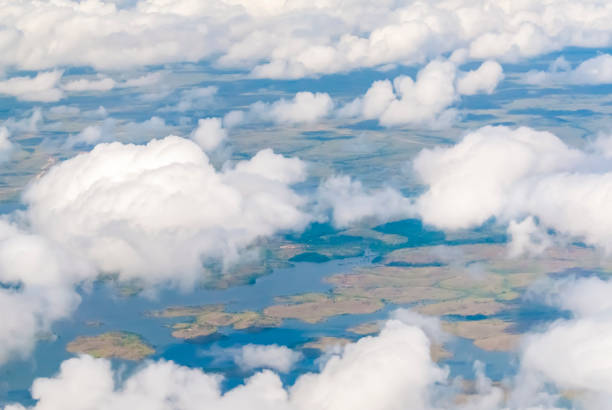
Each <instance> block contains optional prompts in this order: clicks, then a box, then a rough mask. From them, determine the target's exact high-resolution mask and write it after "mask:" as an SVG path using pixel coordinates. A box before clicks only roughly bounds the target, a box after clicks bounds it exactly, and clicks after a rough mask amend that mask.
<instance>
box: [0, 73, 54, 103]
mask: <svg viewBox="0 0 612 410" xmlns="http://www.w3.org/2000/svg"><path fill="white" fill-rule="evenodd" d="M62 74H63V72H62V71H60V70H54V71H45V72H39V73H38V74H36V76H35V77H12V78H9V79H6V80H1V81H0V94H4V95H9V96H11V97H15V98H17V99H18V100H23V101H40V102H54V101H59V100H61V99H62V98H63V97H64V93H63V92H62V90H60V89H59V88H58V83H59V80H60V78H61V77H62Z"/></svg>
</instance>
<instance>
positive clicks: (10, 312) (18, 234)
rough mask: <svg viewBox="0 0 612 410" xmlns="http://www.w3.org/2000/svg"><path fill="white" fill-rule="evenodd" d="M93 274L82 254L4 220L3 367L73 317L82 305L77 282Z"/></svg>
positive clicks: (0, 252) (0, 234) (0, 271)
mask: <svg viewBox="0 0 612 410" xmlns="http://www.w3.org/2000/svg"><path fill="white" fill-rule="evenodd" d="M93 274H94V272H93V270H92V269H91V267H90V266H89V265H88V264H87V263H86V262H84V261H82V260H81V259H80V257H79V256H78V255H71V254H70V253H68V252H66V251H65V250H63V249H62V248H61V247H60V246H58V245H56V244H54V243H53V242H52V241H49V240H47V239H46V238H44V237H41V236H40V235H36V234H30V233H27V232H25V231H23V230H21V229H19V228H17V227H16V226H15V225H14V224H11V223H9V222H8V221H6V220H0V283H2V284H3V285H7V286H6V287H4V286H3V287H1V288H0V305H1V306H2V311H3V312H4V314H5V318H4V320H3V321H2V323H1V324H0V363H4V362H6V361H8V360H10V359H16V358H23V357H24V356H26V355H28V354H29V353H30V351H31V350H32V348H33V347H34V343H35V340H36V338H37V336H38V334H39V333H44V332H48V331H49V330H50V326H51V324H52V323H53V321H55V320H58V319H61V318H65V317H68V316H69V315H70V314H71V313H72V312H73V310H74V309H75V308H76V307H77V306H78V303H79V301H80V298H79V296H78V294H77V293H76V292H75V291H74V290H73V288H72V284H73V283H76V282H79V281H81V280H84V279H87V278H88V277H92V276H93Z"/></svg>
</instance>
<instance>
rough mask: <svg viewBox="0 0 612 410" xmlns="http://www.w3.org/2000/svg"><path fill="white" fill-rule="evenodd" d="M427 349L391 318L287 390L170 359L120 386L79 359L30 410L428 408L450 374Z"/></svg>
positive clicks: (417, 333)
mask: <svg viewBox="0 0 612 410" xmlns="http://www.w3.org/2000/svg"><path fill="white" fill-rule="evenodd" d="M429 349H430V346H429V340H428V339H427V337H426V336H425V334H424V333H423V332H422V331H421V330H420V329H419V328H418V327H414V326H408V325H405V324H403V323H401V322H399V321H389V322H388V323H387V324H386V326H385V327H384V329H383V330H382V331H381V333H380V334H379V335H377V336H368V337H365V338H362V339H360V340H359V341H357V342H356V343H353V344H349V345H347V346H346V347H344V348H343V351H342V352H341V353H340V354H338V355H333V356H332V357H331V358H330V359H329V360H328V361H327V363H326V364H325V365H324V366H323V368H322V369H321V371H320V372H318V373H308V374H305V375H302V376H300V377H299V378H298V379H297V380H296V382H295V383H294V384H293V385H292V386H289V387H288V388H284V387H283V384H282V382H281V380H280V378H279V377H278V376H277V375H276V374H275V373H273V372H271V371H269V370H265V371H262V372H259V373H256V374H255V375H254V376H252V377H250V378H249V379H247V380H246V382H245V384H244V385H241V386H238V387H236V388H233V389H231V390H229V391H227V392H222V390H221V382H222V377H220V376H218V375H213V374H207V373H205V372H203V371H201V370H198V369H189V368H186V367H182V366H178V365H176V364H174V363H172V362H166V361H158V362H150V363H148V364H146V365H145V366H144V367H142V368H141V369H139V370H137V371H136V372H135V373H134V374H133V375H131V376H130V377H128V378H127V379H126V380H124V381H122V382H121V383H120V384H119V385H117V386H116V385H115V379H116V377H115V374H114V372H113V370H112V368H111V364H110V362H109V361H107V360H104V359H94V358H91V357H87V356H81V357H78V358H74V359H69V360H67V361H65V362H64V363H62V365H61V368H60V371H59V373H58V374H57V375H56V376H54V377H51V378H40V379H37V380H35V381H34V383H33V385H32V396H33V398H34V399H35V400H36V401H37V403H36V404H35V405H34V406H33V407H32V409H33V410H42V409H49V410H55V409H63V410H70V409H79V410H81V409H93V408H95V409H108V410H111V409H120V408H126V407H141V408H159V409H169V408H173V409H181V410H189V409H200V408H215V409H245V408H249V409H267V410H276V409H278V410H281V409H282V410H306V409H313V408H317V409H322V410H339V409H347V408H350V409H355V410H361V409H363V410H371V409H380V410H395V409H403V408H405V406H406V403H410V408H412V409H426V408H428V407H429V404H430V396H429V395H430V388H431V387H432V386H433V385H434V383H436V382H439V381H444V380H445V378H446V376H447V374H446V372H445V371H443V370H442V369H440V368H439V367H438V366H436V365H435V364H434V363H432V361H431V358H430V353H429ZM8 409H12V410H15V409H23V407H21V406H14V407H8V408H7V410H8Z"/></svg>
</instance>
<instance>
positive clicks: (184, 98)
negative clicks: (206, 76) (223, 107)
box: [160, 85, 219, 112]
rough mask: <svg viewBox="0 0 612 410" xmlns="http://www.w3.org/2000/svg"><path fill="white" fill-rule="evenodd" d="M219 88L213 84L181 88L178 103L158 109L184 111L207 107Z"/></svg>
mask: <svg viewBox="0 0 612 410" xmlns="http://www.w3.org/2000/svg"><path fill="white" fill-rule="evenodd" d="M218 90H219V89H218V88H217V87H215V86H212V85H211V86H208V87H199V88H198V87H194V88H190V89H187V90H183V91H182V92H181V94H180V97H179V98H180V99H179V102H178V104H176V105H175V106H167V107H164V108H162V109H160V111H179V112H186V111H191V110H197V109H203V108H207V107H209V106H210V105H211V104H212V103H213V101H214V99H215V95H216V94H217V91H218Z"/></svg>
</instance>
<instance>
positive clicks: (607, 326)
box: [519, 278, 612, 409]
mask: <svg viewBox="0 0 612 410" xmlns="http://www.w3.org/2000/svg"><path fill="white" fill-rule="evenodd" d="M552 288H557V289H558V290H557V292H558V293H557V294H556V295H554V300H555V301H556V303H555V304H556V305H557V306H558V307H560V308H563V309H569V310H570V311H571V312H572V313H573V318H570V319H562V320H558V321H556V322H554V323H552V324H551V325H550V326H548V327H547V328H546V329H545V330H544V331H543V332H541V333H534V334H531V335H530V336H529V337H528V338H527V339H526V340H525V343H524V349H523V352H522V355H521V376H522V378H523V379H529V380H530V383H531V385H532V386H531V388H532V389H542V390H543V388H544V386H545V384H546V383H553V384H554V385H555V386H556V387H557V389H558V390H560V391H574V392H575V394H574V402H575V403H576V404H577V406H579V407H580V408H585V409H600V408H601V409H603V408H606V407H607V403H609V402H610V399H612V387H611V386H612V370H611V369H612V363H611V362H610V360H609V354H608V353H607V352H608V351H609V349H610V346H611V345H612V304H611V303H610V300H611V299H612V284H611V283H610V282H609V281H602V280H601V279H597V278H589V279H579V280H576V281H563V282H561V283H560V284H556V286H554V284H553V286H552ZM519 380H520V379H519Z"/></svg>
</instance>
